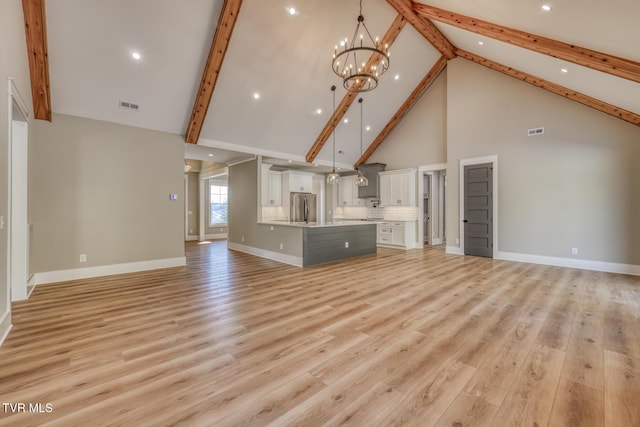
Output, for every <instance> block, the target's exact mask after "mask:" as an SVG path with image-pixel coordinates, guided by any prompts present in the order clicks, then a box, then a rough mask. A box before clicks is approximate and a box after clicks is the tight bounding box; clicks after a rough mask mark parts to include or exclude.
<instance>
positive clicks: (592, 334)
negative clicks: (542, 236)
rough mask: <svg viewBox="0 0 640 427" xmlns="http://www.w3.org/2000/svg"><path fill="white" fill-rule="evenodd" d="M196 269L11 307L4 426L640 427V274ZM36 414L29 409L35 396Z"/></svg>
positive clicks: (206, 255)
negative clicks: (21, 409) (22, 407)
mask: <svg viewBox="0 0 640 427" xmlns="http://www.w3.org/2000/svg"><path fill="white" fill-rule="evenodd" d="M186 250H187V259H188V266H187V267H182V268H174V269H167V270H160V271H153V272H146V273H138V274H127V275H121V276H112V277H108V278H100V279H92V280H80V281H74V282H65V283H60V284H55V285H48V286H41V287H38V288H37V289H36V290H35V291H34V293H33V295H32V296H31V299H30V300H29V301H27V302H23V303H18V304H14V316H13V318H14V329H13V330H12V332H11V333H10V335H9V337H8V338H7V340H6V341H5V343H4V345H3V346H2V347H0V400H1V401H2V402H4V403H13V404H16V403H26V404H28V403H32V404H33V403H42V404H46V403H50V404H51V405H52V408H51V409H52V412H50V413H46V407H45V406H43V408H42V409H43V411H45V412H44V413H16V414H11V412H10V410H9V411H8V412H5V411H2V408H0V425H2V426H20V427H24V426H31V425H33V426H36V425H52V426H97V425H117V426H154V425H184V426H200V425H202V426H237V425H243V426H248V425H253V426H263V425H273V426H320V425H353V426H376V425H383V426H386V425H415V426H432V425H434V426H489V425H495V426H510V425H514V426H612V427H613V426H625V427H627V426H640V278H637V277H630V276H623V275H615V274H605V273H598V272H591V271H582V270H572V269H566V268H558V267H548V266H539V265H531V264H521V263H513V262H507V261H494V260H490V259H484V258H474V257H461V256H455V255H446V254H444V252H443V250H442V249H440V248H429V249H425V250H412V251H406V252H405V251H400V250H391V249H380V250H379V252H378V254H377V255H373V256H367V257H363V258H359V259H354V260H348V261H343V262H339V263H333V264H329V265H323V266H316V267H310V268H305V269H299V268H296V267H290V266H286V265H283V264H279V263H276V262H273V261H269V260H265V259H261V258H256V257H252V256H249V255H245V254H241V253H236V252H231V251H228V250H227V249H226V242H214V243H212V244H209V245H198V244H195V243H189V244H187V246H186ZM27 409H28V407H27Z"/></svg>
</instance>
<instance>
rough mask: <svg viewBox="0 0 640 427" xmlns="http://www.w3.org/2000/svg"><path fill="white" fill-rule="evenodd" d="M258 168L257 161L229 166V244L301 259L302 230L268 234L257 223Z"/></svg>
mask: <svg viewBox="0 0 640 427" xmlns="http://www.w3.org/2000/svg"><path fill="white" fill-rule="evenodd" d="M259 167H260V166H259V159H256V160H252V161H249V162H244V163H240V164H238V165H235V166H230V167H229V243H235V244H238V245H244V246H249V247H252V248H256V249H262V250H267V251H271V252H277V253H281V254H284V255H291V256H296V257H302V228H299V227H287V226H274V230H273V231H272V230H271V227H270V226H269V225H264V224H258V223H257V218H258V205H259V201H258V188H260V187H259V185H258V176H259V170H258V169H259ZM243 237H244V241H243V240H242V238H243ZM280 243H282V244H283V245H284V249H283V250H280Z"/></svg>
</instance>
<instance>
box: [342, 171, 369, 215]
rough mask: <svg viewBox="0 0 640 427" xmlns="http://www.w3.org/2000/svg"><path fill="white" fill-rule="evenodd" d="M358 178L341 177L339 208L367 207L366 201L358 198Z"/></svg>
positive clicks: (351, 176)
mask: <svg viewBox="0 0 640 427" xmlns="http://www.w3.org/2000/svg"><path fill="white" fill-rule="evenodd" d="M356 178H357V176H356V175H349V176H342V177H340V183H339V184H338V186H339V190H338V197H339V199H338V206H342V207H344V206H365V200H364V199H359V198H358V186H357V185H356Z"/></svg>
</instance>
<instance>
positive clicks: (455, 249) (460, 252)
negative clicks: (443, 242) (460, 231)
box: [445, 246, 464, 255]
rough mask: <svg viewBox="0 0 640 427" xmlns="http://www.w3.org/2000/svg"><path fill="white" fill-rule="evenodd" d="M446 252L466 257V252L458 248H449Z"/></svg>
mask: <svg viewBox="0 0 640 427" xmlns="http://www.w3.org/2000/svg"><path fill="white" fill-rule="evenodd" d="M445 252H446V253H448V254H452V255H464V251H463V250H462V249H461V248H459V247H457V246H447V248H446V250H445Z"/></svg>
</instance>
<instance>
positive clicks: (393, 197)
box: [380, 169, 416, 206]
mask: <svg viewBox="0 0 640 427" xmlns="http://www.w3.org/2000/svg"><path fill="white" fill-rule="evenodd" d="M380 204H381V205H382V206H415V205H416V170H415V169H402V170H396V171H385V172H380Z"/></svg>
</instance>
